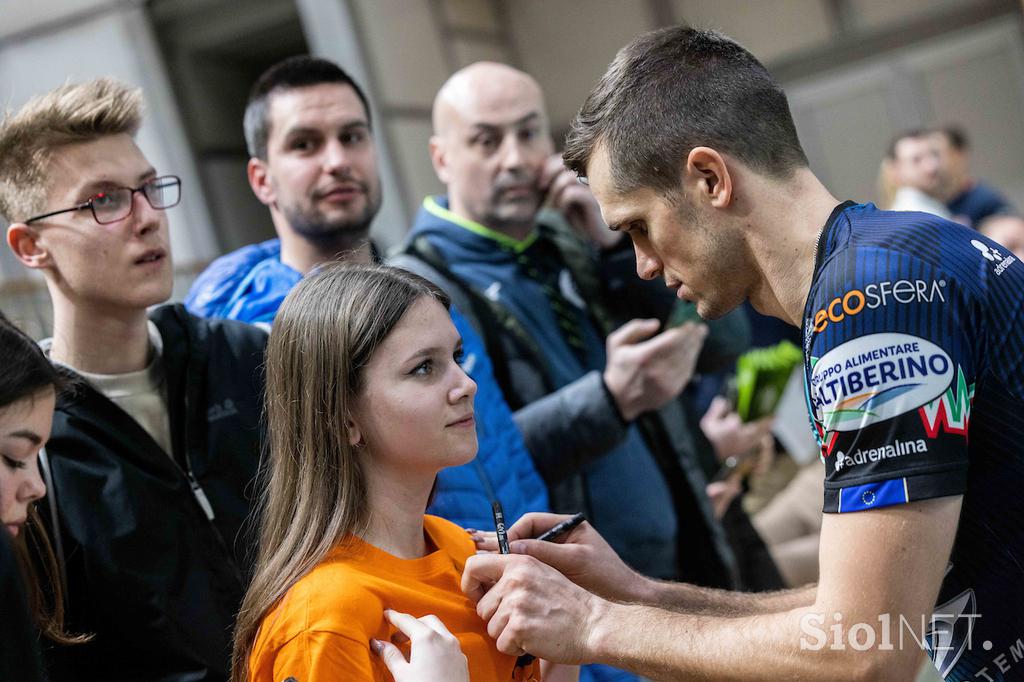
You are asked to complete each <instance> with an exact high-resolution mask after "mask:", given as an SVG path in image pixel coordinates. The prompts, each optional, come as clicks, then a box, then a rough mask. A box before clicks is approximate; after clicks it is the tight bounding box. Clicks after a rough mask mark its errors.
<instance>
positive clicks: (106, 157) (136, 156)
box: [49, 134, 154, 196]
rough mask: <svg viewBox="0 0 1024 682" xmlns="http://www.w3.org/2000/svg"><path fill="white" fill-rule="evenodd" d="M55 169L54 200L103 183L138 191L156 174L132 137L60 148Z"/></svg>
mask: <svg viewBox="0 0 1024 682" xmlns="http://www.w3.org/2000/svg"><path fill="white" fill-rule="evenodd" d="M51 168H52V170H51V172H50V174H49V175H50V194H51V195H52V196H60V195H62V194H65V193H66V194H74V193H77V192H79V191H81V190H82V189H84V188H86V187H89V186H93V185H97V184H101V183H111V184H115V185H118V186H124V187H134V186H135V185H137V184H138V183H140V182H141V181H142V180H144V179H145V178H146V177H147V176H151V175H152V174H153V172H154V171H153V165H152V164H151V163H150V162H149V160H148V159H147V158H146V156H145V155H144V154H143V153H142V150H141V149H139V147H138V145H137V144H135V140H134V139H132V137H131V136H130V135H128V134H119V135H107V136H104V137H101V138H98V139H96V140H90V141H88V142H76V143H73V144H68V145H63V146H61V147H58V148H57V149H55V150H54V152H53V156H52V158H51Z"/></svg>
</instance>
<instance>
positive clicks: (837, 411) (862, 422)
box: [810, 333, 954, 432]
mask: <svg viewBox="0 0 1024 682" xmlns="http://www.w3.org/2000/svg"><path fill="white" fill-rule="evenodd" d="M953 374H954V365H953V361H952V360H951V359H950V357H949V355H948V354H947V353H946V351H944V350H943V349H942V348H941V347H939V346H938V345H936V344H934V343H932V342H931V341H929V340H927V339H923V338H921V337H919V336H912V335H910V334H898V333H881V334H866V335H864V336H860V337H857V338H856V339H852V340H850V341H847V342H846V343H843V344H841V345H839V346H837V347H835V348H833V349H832V350H830V351H829V352H827V353H825V355H823V356H822V357H821V358H819V359H818V361H817V362H816V363H815V364H814V368H813V369H812V371H811V378H810V394H811V400H812V403H813V409H814V412H815V417H816V419H817V420H818V421H819V423H820V424H821V426H822V428H823V430H824V431H825V432H836V431H839V432H849V431H858V430H860V429H863V428H864V427H866V426H870V425H871V424H877V423H879V422H882V421H885V420H887V419H892V418H893V417H896V416H899V415H901V414H905V413H908V412H912V411H915V410H917V409H918V408H920V407H922V406H925V405H928V404H929V403H931V402H932V401H933V400H935V399H936V398H938V397H939V396H942V395H944V394H945V392H946V389H947V388H949V386H950V384H951V383H952V379H953Z"/></svg>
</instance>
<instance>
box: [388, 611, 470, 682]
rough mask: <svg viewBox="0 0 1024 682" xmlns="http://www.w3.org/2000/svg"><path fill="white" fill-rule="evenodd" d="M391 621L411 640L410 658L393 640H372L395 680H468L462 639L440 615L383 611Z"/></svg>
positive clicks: (451, 681) (456, 681) (435, 681)
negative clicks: (449, 627)
mask: <svg viewBox="0 0 1024 682" xmlns="http://www.w3.org/2000/svg"><path fill="white" fill-rule="evenodd" d="M384 617H385V618H387V619H388V621H389V622H390V623H391V624H392V625H394V626H395V627H396V628H398V629H399V630H400V631H402V632H403V633H405V635H406V636H408V637H409V640H410V641H411V642H412V649H411V651H410V653H409V660H408V661H407V660H405V656H404V655H402V652H401V651H399V650H398V647H396V646H395V645H394V644H392V643H391V642H382V641H380V640H379V639H372V640H370V648H371V649H373V651H374V653H376V654H377V655H378V656H380V657H381V660H383V661H384V665H386V666H387V667H388V670H390V671H391V675H392V676H393V677H394V678H395V682H469V666H468V665H467V663H466V655H465V654H463V653H462V648H461V647H460V646H459V640H458V639H456V638H455V635H453V634H452V633H450V632H448V628H446V627H445V626H444V623H442V622H441V620H440V619H439V618H438V617H437V616H432V615H427V616H423V617H422V618H413V617H412V616H410V615H409V614H407V613H400V612H398V611H391V610H390V609H389V610H387V611H385V612H384Z"/></svg>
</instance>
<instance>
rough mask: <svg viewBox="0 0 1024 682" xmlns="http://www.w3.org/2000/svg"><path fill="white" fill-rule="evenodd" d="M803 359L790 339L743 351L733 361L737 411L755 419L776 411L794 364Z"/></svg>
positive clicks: (743, 415) (744, 419)
mask: <svg viewBox="0 0 1024 682" xmlns="http://www.w3.org/2000/svg"><path fill="white" fill-rule="evenodd" d="M802 361H803V356H802V355H801V354H800V349H799V348H797V347H796V346H794V345H793V344H792V343H790V342H789V341H782V342H781V343H779V344H778V345H776V346H771V347H769V348H758V349H756V350H752V351H749V352H746V353H744V354H743V355H741V356H740V357H739V359H738V360H737V361H736V413H737V414H739V416H740V418H741V419H742V420H743V421H754V420H757V419H760V418H761V417H767V416H768V415H771V414H772V413H774V412H775V408H776V407H777V406H778V404H779V398H781V397H782V391H783V390H785V388H786V383H787V382H788V381H789V377H790V375H791V374H792V373H793V368H794V367H796V366H797V365H799V364H800V363H801V362H802Z"/></svg>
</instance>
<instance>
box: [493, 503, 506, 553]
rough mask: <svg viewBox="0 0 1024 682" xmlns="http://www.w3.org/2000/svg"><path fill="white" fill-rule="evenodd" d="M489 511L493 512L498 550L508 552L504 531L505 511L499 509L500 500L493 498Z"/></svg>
mask: <svg viewBox="0 0 1024 682" xmlns="http://www.w3.org/2000/svg"><path fill="white" fill-rule="evenodd" d="M491 511H492V512H494V531H495V532H496V533H497V534H498V551H499V552H501V553H502V554H508V553H509V550H508V533H507V532H506V531H505V512H504V511H502V509H501V502H498V501H497V500H495V501H494V502H493V503H491Z"/></svg>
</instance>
